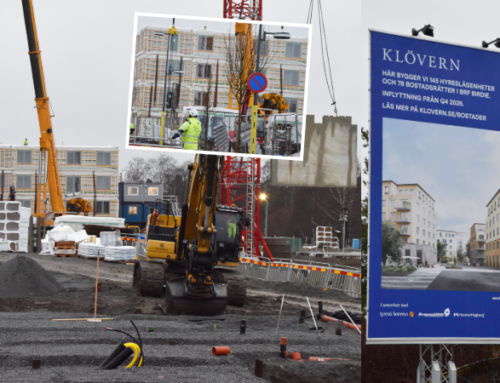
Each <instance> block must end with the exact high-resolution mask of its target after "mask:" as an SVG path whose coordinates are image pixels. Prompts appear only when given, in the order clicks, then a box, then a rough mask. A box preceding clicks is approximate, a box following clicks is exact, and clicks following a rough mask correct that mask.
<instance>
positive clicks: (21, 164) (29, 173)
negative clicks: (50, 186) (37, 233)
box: [0, 145, 119, 217]
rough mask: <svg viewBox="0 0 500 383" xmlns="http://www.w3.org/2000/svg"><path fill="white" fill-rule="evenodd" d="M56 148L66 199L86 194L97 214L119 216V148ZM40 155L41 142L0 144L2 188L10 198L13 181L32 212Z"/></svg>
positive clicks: (0, 180) (17, 193)
mask: <svg viewBox="0 0 500 383" xmlns="http://www.w3.org/2000/svg"><path fill="white" fill-rule="evenodd" d="M56 151H57V163H58V168H59V176H60V179H61V186H62V193H63V199H64V202H65V203H66V201H67V200H69V199H71V198H74V197H78V198H84V199H85V200H87V201H89V202H90V204H91V206H92V208H93V209H94V211H95V213H96V214H95V215H96V216H100V217H118V180H119V175H118V148H117V147H111V146H102V147H96V146H57V147H56ZM39 157H40V148H39V147H38V146H33V145H19V146H16V145H0V193H1V191H3V198H4V199H6V198H8V196H9V188H10V186H11V185H14V187H15V188H16V200H17V201H20V202H21V204H22V206H23V207H28V208H31V211H32V213H33V212H34V207H35V187H36V178H35V173H36V172H38V169H39V166H38V164H39ZM2 173H3V182H2ZM94 175H95V189H94ZM47 193H48V191H47ZM94 197H95V201H94ZM47 211H50V198H49V201H48V204H47Z"/></svg>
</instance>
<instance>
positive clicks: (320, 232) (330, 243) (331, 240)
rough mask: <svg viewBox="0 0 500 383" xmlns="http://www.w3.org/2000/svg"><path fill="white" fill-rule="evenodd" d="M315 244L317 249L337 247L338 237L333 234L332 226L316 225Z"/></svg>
mask: <svg viewBox="0 0 500 383" xmlns="http://www.w3.org/2000/svg"><path fill="white" fill-rule="evenodd" d="M316 246H317V248H318V249H338V248H339V243H338V238H337V237H336V236H334V234H333V228H331V227H329V226H317V227H316Z"/></svg>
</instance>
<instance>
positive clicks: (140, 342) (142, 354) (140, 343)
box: [130, 319, 144, 364]
mask: <svg viewBox="0 0 500 383" xmlns="http://www.w3.org/2000/svg"><path fill="white" fill-rule="evenodd" d="M130 323H132V326H134V328H135V332H136V333H137V336H138V337H139V346H140V347H141V358H142V363H143V364H144V353H143V352H142V339H141V334H140V333H139V330H138V329H137V326H136V325H135V323H134V322H133V321H132V319H130ZM139 361H140V360H139Z"/></svg>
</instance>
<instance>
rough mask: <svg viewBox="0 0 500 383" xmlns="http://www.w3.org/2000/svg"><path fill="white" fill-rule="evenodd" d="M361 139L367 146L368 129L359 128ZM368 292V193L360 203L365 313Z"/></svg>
mask: <svg viewBox="0 0 500 383" xmlns="http://www.w3.org/2000/svg"><path fill="white" fill-rule="evenodd" d="M361 139H362V140H363V147H364V148H367V147H368V146H369V145H370V133H369V131H368V130H365V129H364V128H361ZM363 162H364V168H363V174H365V175H366V176H368V174H369V167H370V162H369V160H368V157H366V158H365V159H364V161H363ZM363 185H365V187H366V188H369V182H368V181H363ZM367 292H368V193H367V196H366V197H365V198H363V202H362V204H361V309H362V310H363V313H364V314H366V304H367Z"/></svg>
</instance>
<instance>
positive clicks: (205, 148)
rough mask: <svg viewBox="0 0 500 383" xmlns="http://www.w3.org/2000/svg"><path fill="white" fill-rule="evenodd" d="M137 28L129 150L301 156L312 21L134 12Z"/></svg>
mask: <svg viewBox="0 0 500 383" xmlns="http://www.w3.org/2000/svg"><path fill="white" fill-rule="evenodd" d="M134 31H135V33H134V41H133V44H132V46H133V49H132V58H131V68H132V69H131V74H130V90H129V107H128V110H129V112H128V120H127V124H126V129H124V133H125V132H126V146H127V148H129V149H137V150H143V149H145V148H146V149H151V150H157V151H164V150H167V151H170V152H175V153H179V151H186V150H188V151H197V152H201V153H206V154H217V155H224V154H226V155H227V154H230V155H238V156H244V157H264V158H275V159H288V160H293V161H302V159H303V156H304V154H303V153H304V148H305V146H304V137H305V129H306V127H305V118H304V116H305V115H306V113H307V110H306V109H307V90H308V78H309V66H310V57H311V49H310V48H311V43H310V41H311V36H312V27H311V25H310V24H290V23H272V22H265V23H262V22H261V21H252V20H239V19H238V20H234V19H216V18H206V17H203V18H202V17H192V16H189V17H188V16H176V15H159V14H145V13H136V18H135V27H134ZM256 73H258V74H259V78H260V80H261V82H262V83H265V84H266V85H267V87H266V88H265V89H264V88H262V89H261V91H259V89H258V88H256V87H252V86H250V85H248V84H252V82H251V81H249V80H251V79H252V76H255V75H256ZM256 108H257V111H256V113H255V109H256ZM252 110H254V114H253V115H252ZM252 117H253V118H252Z"/></svg>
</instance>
